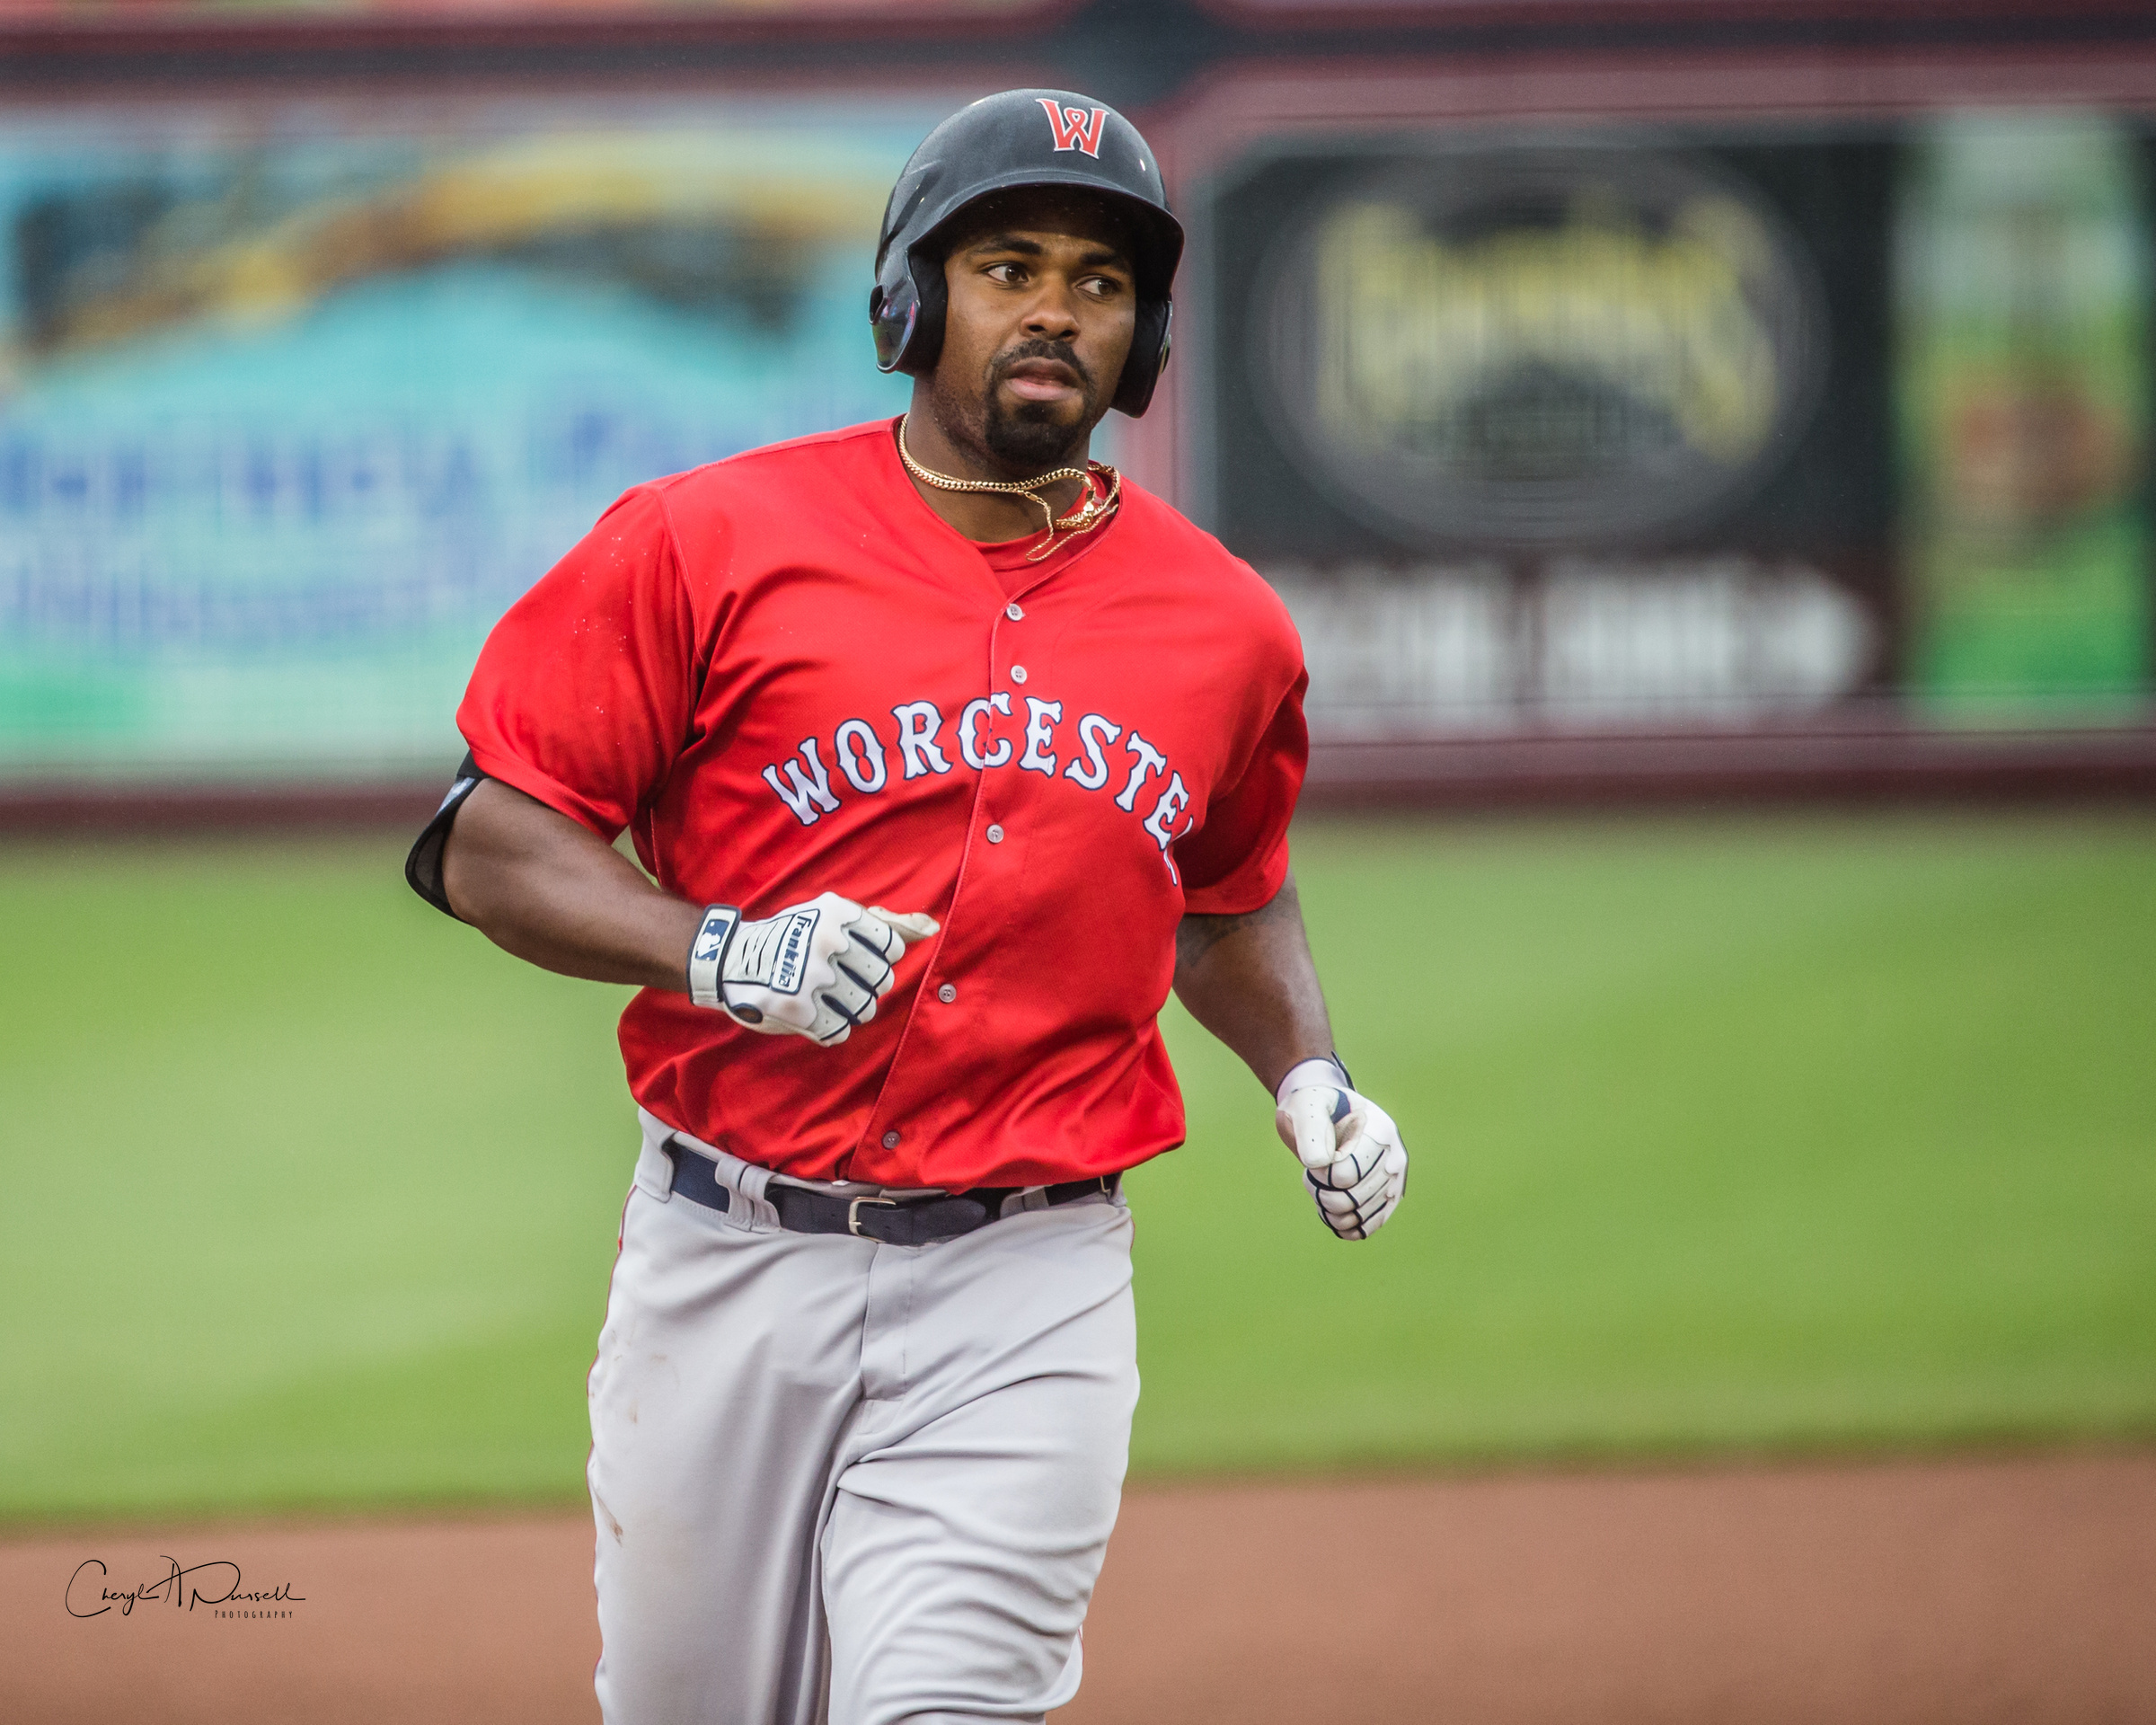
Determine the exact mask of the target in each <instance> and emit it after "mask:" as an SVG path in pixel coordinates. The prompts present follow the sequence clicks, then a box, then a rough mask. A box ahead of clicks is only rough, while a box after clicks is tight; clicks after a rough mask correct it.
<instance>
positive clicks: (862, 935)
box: [689, 892, 938, 1048]
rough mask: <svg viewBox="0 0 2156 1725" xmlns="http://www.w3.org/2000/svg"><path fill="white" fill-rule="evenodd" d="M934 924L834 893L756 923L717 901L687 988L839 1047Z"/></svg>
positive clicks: (749, 1019) (749, 1018)
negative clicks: (910, 948)
mask: <svg viewBox="0 0 2156 1725" xmlns="http://www.w3.org/2000/svg"><path fill="white" fill-rule="evenodd" d="M729 915H730V916H733V917H734V918H735V920H734V921H733V922H732V923H730V924H729V923H727V922H726V920H725V919H726V917H727V916H729ZM937 932H938V931H937V924H936V920H935V918H934V917H932V916H923V914H921V913H920V912H918V911H906V912H897V911H888V910H886V909H884V908H883V907H882V906H880V905H870V906H867V907H862V906H861V905H857V904H855V903H854V902H853V900H852V899H851V898H840V897H839V896H838V894H836V893H835V892H826V893H819V894H817V896H816V897H815V898H811V899H809V900H808V902H807V903H806V904H800V905H790V906H788V907H787V908H785V909H784V910H782V911H781V912H779V914H778V915H777V916H769V917H765V918H764V920H763V921H761V922H755V923H750V922H741V921H739V920H738V912H733V911H731V907H728V906H724V905H714V906H712V907H711V909H710V910H709V911H707V912H706V913H705V917H704V925H703V928H702V930H701V931H699V933H698V934H697V937H696V940H695V942H694V943H693V944H692V945H691V947H690V949H689V977H690V983H689V993H690V995H691V997H692V998H694V999H695V1000H696V1001H697V1003H698V1004H700V1005H709V1006H717V1007H719V1008H720V1010H722V1011H723V1012H724V1013H726V1014H727V1016H728V1017H729V1018H731V1019H732V1020H733V1021H734V1022H736V1023H737V1024H745V1025H747V1027H748V1028H749V1029H750V1030H752V1031H762V1032H763V1033H764V1034H765V1035H767V1036H805V1037H807V1038H808V1039H809V1040H810V1041H812V1042H817V1043H820V1044H821V1045H822V1046H823V1047H825V1048H835V1047H836V1046H837V1045H838V1044H839V1043H841V1042H844V1040H845V1039H847V1038H848V1037H849V1036H851V1035H853V1027H854V1026H855V1025H856V1024H866V1023H867V1022H869V1021H870V1019H872V1018H874V1017H875V1016H876V1003H877V1002H878V1001H879V1000H881V999H882V998H883V996H884V995H888V994H889V993H890V991H891V972H892V970H893V969H894V968H895V967H896V966H897V963H898V960H900V959H902V958H904V957H905V956H906V942H908V941H923V940H926V939H927V938H928V937H929V936H930V935H931V934H933V933H937ZM700 965H701V969H702V975H701V976H700V974H699V971H700ZM714 970H715V971H716V975H715V976H714V975H713V974H712V973H713V971H714ZM714 985H715V986H714ZM707 989H708V990H710V991H711V993H712V994H713V995H715V997H712V998H707V997H706V992H707Z"/></svg>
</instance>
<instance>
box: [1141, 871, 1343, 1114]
mask: <svg viewBox="0 0 2156 1725" xmlns="http://www.w3.org/2000/svg"><path fill="white" fill-rule="evenodd" d="M1175 960H1176V961H1175V992H1176V995H1177V997H1178V998H1180V1000H1181V1001H1182V1003H1183V1004H1184V1005H1185V1006H1187V1007H1188V1008H1189V1009H1190V1015H1191V1016H1192V1017H1193V1018H1195V1019H1196V1020H1197V1022H1199V1023H1200V1024H1203V1025H1204V1026H1205V1027H1206V1029H1207V1030H1208V1031H1212V1032H1213V1034H1214V1035H1215V1036H1216V1037H1218V1038H1219V1039H1221V1040H1222V1041H1223V1042H1224V1043H1226V1044H1227V1046H1228V1047H1229V1048H1233V1050H1234V1051H1235V1052H1236V1053H1237V1054H1238V1055H1240V1056H1241V1057H1242V1059H1243V1063H1244V1064H1245V1065H1246V1066H1249V1067H1250V1070H1251V1071H1252V1072H1253V1073H1255V1074H1256V1075H1257V1076H1258V1080H1259V1083H1260V1084H1263V1085H1264V1086H1265V1087H1266V1089H1268V1091H1269V1090H1272V1089H1274V1088H1275V1087H1276V1086H1277V1085H1278V1084H1279V1083H1280V1080H1281V1079H1282V1078H1284V1077H1285V1076H1286V1075H1287V1071H1288V1068H1289V1067H1291V1066H1294V1064H1295V1063H1296V1062H1297V1061H1298V1060H1310V1059H1315V1058H1318V1057H1321V1056H1323V1055H1326V1054H1330V1052H1331V1051H1332V1022H1331V1020H1330V1017H1329V1016H1328V1015H1327V1013H1326V1011H1325V991H1324V990H1323V989H1322V988H1321V986H1319V983H1318V968H1317V965H1316V963H1315V962H1314V961H1313V960H1312V958H1311V956H1310V940H1309V937H1308V936H1307V935H1306V934H1305V933H1303V906H1302V902H1301V900H1300V899H1299V898H1297V897H1296V895H1295V880H1294V875H1292V874H1291V875H1289V876H1288V878H1287V880H1286V884H1285V885H1284V886H1282V887H1281V889H1280V890H1279V892H1278V893H1277V894H1276V895H1275V897H1274V898H1273V900H1272V902H1271V903H1270V904H1268V905H1267V906H1266V907H1264V908H1263V909H1261V910H1254V911H1250V912H1249V913H1247V914H1246V915H1243V916H1185V917H1184V918H1183V921H1182V925H1181V927H1180V929H1179V930H1178V931H1177V933H1176V950H1175Z"/></svg>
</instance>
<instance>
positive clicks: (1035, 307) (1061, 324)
mask: <svg viewBox="0 0 2156 1725" xmlns="http://www.w3.org/2000/svg"><path fill="white" fill-rule="evenodd" d="M1026 333H1027V334H1028V335H1037V336H1039V337H1041V338H1042V339H1043V340H1045V341H1069V340H1071V339H1072V337H1074V336H1075V335H1076V334H1077V333H1078V306H1077V298H1076V293H1075V290H1074V289H1073V288H1072V287H1071V284H1070V283H1068V282H1066V281H1064V280H1061V279H1059V278H1056V277H1054V276H1050V277H1047V278H1046V279H1043V281H1042V282H1041V285H1040V291H1039V292H1038V294H1036V295H1035V296H1033V303H1032V304H1031V305H1029V306H1027V308H1026Z"/></svg>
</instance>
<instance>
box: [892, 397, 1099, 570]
mask: <svg viewBox="0 0 2156 1725" xmlns="http://www.w3.org/2000/svg"><path fill="white" fill-rule="evenodd" d="M906 418H907V416H906V414H903V413H902V414H900V415H899V416H898V459H899V460H900V461H902V462H904V463H905V464H906V472H907V473H911V474H912V475H913V476H914V477H915V479H917V480H919V481H920V482H922V483H923V485H933V486H934V487H935V488H936V489H937V490H938V491H991V492H994V493H997V494H999V495H1002V496H1006V497H1022V498H1024V499H1025V500H1027V501H1028V502H1029V503H1036V504H1038V505H1039V506H1040V512H1041V515H1042V516H1043V517H1045V518H1046V520H1047V524H1048V526H1047V536H1046V537H1044V538H1043V539H1042V540H1041V542H1040V544H1038V545H1036V546H1034V548H1033V549H1032V550H1031V551H1029V552H1028V553H1026V561H1027V562H1029V563H1038V562H1039V561H1040V560H1041V559H1042V558H1043V557H1046V556H1047V554H1048V553H1050V552H1052V551H1054V550H1055V549H1056V535H1057V534H1059V533H1068V534H1080V533H1091V532H1092V530H1093V529H1094V528H1095V527H1097V526H1100V524H1101V523H1102V522H1104V521H1106V520H1107V519H1108V518H1109V516H1111V515H1113V514H1114V513H1115V512H1116V509H1117V506H1118V504H1120V503H1121V501H1122V500H1123V475H1122V474H1121V473H1118V472H1117V471H1116V470H1115V469H1114V468H1113V467H1110V466H1109V464H1107V463H1106V462H1105V461H1089V462H1087V463H1086V464H1085V468H1084V470H1082V471H1081V470H1080V469H1078V468H1076V467H1058V468H1056V471H1055V472H1054V473H1042V474H1040V475H1039V476H1038V478H1035V479H1027V480H1011V479H953V478H952V477H951V476H950V474H949V473H932V472H931V471H930V470H929V469H928V468H926V467H923V465H922V464H920V463H919V462H917V461H915V459H914V452H913V451H912V450H911V449H908V448H907V447H906ZM1095 474H1098V475H1100V480H1101V486H1102V491H1103V495H1101V496H1100V497H1098V498H1096V497H1095V496H1094V495H1093V486H1092V480H1093V476H1094V475H1095ZM1059 479H1074V480H1076V481H1077V482H1078V499H1079V500H1078V505H1077V507H1076V508H1075V509H1073V510H1072V511H1071V512H1070V513H1069V514H1068V515H1065V516H1062V517H1058V516H1057V515H1056V510H1055V507H1054V506H1053V505H1052V504H1051V503H1049V501H1048V500H1047V498H1045V497H1043V496H1041V495H1040V490H1041V487H1043V486H1045V485H1053V484H1054V483H1056V481H1057V480H1059Z"/></svg>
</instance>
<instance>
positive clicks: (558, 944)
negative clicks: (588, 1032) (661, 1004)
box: [442, 779, 703, 993]
mask: <svg viewBox="0 0 2156 1725" xmlns="http://www.w3.org/2000/svg"><path fill="white" fill-rule="evenodd" d="M442 882H443V887H444V889H445V890H446V892H447V894H448V898H449V902H450V904H451V905H452V906H454V907H455V910H456V914H457V915H458V916H460V917H462V918H463V919H464V921H465V922H467V923H470V924H473V926H474V927H475V928H477V929H478V930H479V931H480V932H481V933H483V934H485V935H486V937H487V938H488V939H489V940H490V941H492V942H494V943H495V945H497V946H499V947H500V948H502V949H503V950H504V951H508V952H513V953H515V954H516V955H517V957H518V958H520V959H524V960H528V961H529V962H531V963H533V964H535V965H538V966H540V967H541V968H543V969H548V970H553V971H558V972H560V973H561V975H563V976H570V977H586V978H588V980H590V981H593V982H625V983H632V984H637V985H640V986H643V987H646V988H669V989H673V990H675V991H676V992H677V993H678V992H680V991H681V990H683V989H684V988H685V986H686V984H685V968H686V963H687V959H688V951H689V942H690V941H691V940H692V939H693V938H694V936H695V933H696V928H697V924H698V923H699V922H700V921H701V920H702V915H703V909H702V906H699V905H692V904H690V903H688V902H687V901H686V900H685V899H682V898H676V897H675V896H674V895H673V894H671V893H669V892H666V891H663V890H662V889H659V888H658V887H656V886H654V885H653V884H652V883H651V881H650V880H648V879H647V878H646V877H645V876H644V875H643V874H642V873H641V871H639V870H638V869H637V867H636V866H635V864H633V863H632V862H630V861H629V860H628V858H626V857H624V856H623V855H622V854H620V853H619V852H618V851H616V850H614V847H613V846H612V845H607V844H605V842H604V841H602V840H601V839H600V838H599V837H598V836H596V834H594V833H591V832H589V831H588V830H587V829H586V828H584V827H580V826H579V825H578V824H577V823H576V822H575V821H573V820H571V819H570V818H569V817H568V816H566V815H562V814H559V813H557V812H556V811H555V810H553V809H549V808H548V807H547V806H546V805H545V804H544V803H542V802H539V801H535V800H534V799H533V798H530V797H527V796H526V795H525V794H524V793H523V792H520V791H516V790H512V789H511V788H510V787H509V786H508V785H506V784H503V783H499V782H498V781H496V780H491V779H490V780H489V781H487V782H486V783H483V784H482V785H481V786H480V787H479V788H478V789H477V790H476V791H474V792H473V793H472V795H471V796H470V797H469V798H468V799H466V801H465V802H464V807H463V808H462V809H459V810H458V811H457V817H456V825H455V827H452V828H451V829H450V834H449V843H448V846H447V848H446V850H445V851H444V852H443V854H442Z"/></svg>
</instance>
